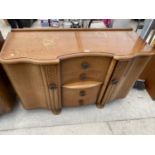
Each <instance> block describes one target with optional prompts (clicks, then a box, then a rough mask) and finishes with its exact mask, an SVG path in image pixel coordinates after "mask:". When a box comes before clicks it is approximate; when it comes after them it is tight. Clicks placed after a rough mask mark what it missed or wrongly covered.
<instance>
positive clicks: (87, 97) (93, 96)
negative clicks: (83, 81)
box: [62, 83, 101, 107]
mask: <svg viewBox="0 0 155 155" xmlns="http://www.w3.org/2000/svg"><path fill="white" fill-rule="evenodd" d="M100 86H101V84H100V83H98V84H96V85H93V86H90V87H89V86H86V87H85V86H82V87H78V86H77V87H76V86H75V88H70V87H65V86H63V88H62V90H63V92H62V99H63V106H66V107H74V106H80V105H87V104H95V103H96V100H97V97H98V93H99V90H100Z"/></svg>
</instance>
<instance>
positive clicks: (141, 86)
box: [133, 79, 145, 90]
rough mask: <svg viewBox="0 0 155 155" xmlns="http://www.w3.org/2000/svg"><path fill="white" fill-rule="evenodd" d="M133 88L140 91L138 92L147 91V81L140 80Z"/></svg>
mask: <svg viewBox="0 0 155 155" xmlns="http://www.w3.org/2000/svg"><path fill="white" fill-rule="evenodd" d="M133 88H135V89H138V90H143V89H145V80H141V79H138V80H137V81H136V82H135V84H134V86H133Z"/></svg>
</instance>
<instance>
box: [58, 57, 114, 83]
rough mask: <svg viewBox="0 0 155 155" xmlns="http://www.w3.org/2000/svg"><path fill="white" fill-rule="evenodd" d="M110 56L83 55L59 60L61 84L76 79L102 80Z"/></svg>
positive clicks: (75, 80)
mask: <svg viewBox="0 0 155 155" xmlns="http://www.w3.org/2000/svg"><path fill="white" fill-rule="evenodd" d="M111 60H112V59H111V58H110V57H102V56H100V57H99V56H83V57H76V58H69V59H65V60H62V62H61V77H62V84H66V83H72V82H77V81H89V80H92V81H104V79H105V76H106V73H107V71H108V68H109V65H110V62H111Z"/></svg>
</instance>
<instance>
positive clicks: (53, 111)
mask: <svg viewBox="0 0 155 155" xmlns="http://www.w3.org/2000/svg"><path fill="white" fill-rule="evenodd" d="M51 111H52V113H53V114H55V115H58V114H60V113H61V109H52V110H51Z"/></svg>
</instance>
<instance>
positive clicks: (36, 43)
mask: <svg viewBox="0 0 155 155" xmlns="http://www.w3.org/2000/svg"><path fill="white" fill-rule="evenodd" d="M154 53H155V51H154V50H153V49H152V47H151V46H149V45H148V44H146V43H145V42H144V41H143V40H142V39H141V38H140V37H139V36H138V35H137V34H136V33H135V32H134V31H132V30H131V29H22V30H20V29H19V30H12V31H11V32H10V33H9V35H8V36H7V39H6V41H5V44H4V46H3V48H2V50H1V54H0V61H1V62H2V63H16V62H32V63H49V62H53V63H54V62H58V61H59V59H61V58H63V57H68V56H74V55H83V54H84V55H85V54H88V55H93V54H94V55H109V56H113V57H114V58H116V59H127V58H132V57H135V56H140V55H152V54H154Z"/></svg>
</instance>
